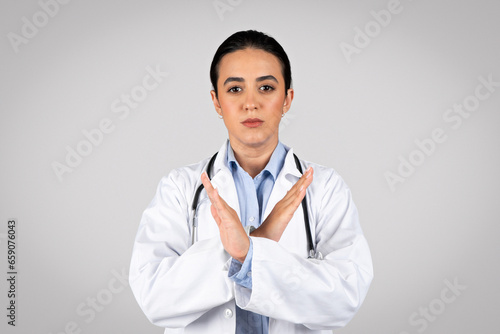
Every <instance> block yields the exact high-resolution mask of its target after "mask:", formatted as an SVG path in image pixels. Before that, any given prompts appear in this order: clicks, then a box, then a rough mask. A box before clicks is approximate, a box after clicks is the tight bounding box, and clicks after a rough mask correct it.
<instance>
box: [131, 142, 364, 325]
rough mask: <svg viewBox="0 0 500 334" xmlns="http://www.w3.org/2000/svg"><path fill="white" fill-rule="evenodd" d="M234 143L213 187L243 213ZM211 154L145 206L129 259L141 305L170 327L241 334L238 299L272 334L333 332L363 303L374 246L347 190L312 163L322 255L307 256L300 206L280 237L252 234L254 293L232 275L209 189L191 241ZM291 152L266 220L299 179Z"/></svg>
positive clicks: (312, 207) (217, 165)
mask: <svg viewBox="0 0 500 334" xmlns="http://www.w3.org/2000/svg"><path fill="white" fill-rule="evenodd" d="M226 149H227V142H226V143H224V145H222V148H221V149H220V151H219V154H218V155H217V158H216V160H215V162H214V169H213V173H212V175H213V177H212V184H213V185H214V187H216V188H217V189H218V191H219V194H220V196H221V197H222V198H223V199H224V200H225V201H226V202H227V203H228V204H229V205H230V206H231V207H232V208H233V209H235V210H236V212H237V213H239V204H238V196H237V194H236V188H235V184H234V181H233V178H232V175H231V171H230V170H229V169H228V168H227V167H226V166H225V164H224V158H225V156H226ZM207 163H208V159H206V160H204V161H202V162H200V163H197V164H194V165H190V166H187V167H183V168H179V169H176V170H173V171H172V172H170V173H169V174H168V175H167V176H166V177H164V178H163V179H162V180H161V182H160V184H159V186H158V189H157V192H156V195H155V197H154V198H153V200H152V202H151V203H150V205H149V206H148V208H147V209H146V210H145V211H144V214H143V216H142V220H141V223H140V225H139V230H138V232H137V236H136V239H135V244H134V249H133V254H132V261H131V265H130V286H131V288H132V291H133V293H134V295H135V298H136V299H137V301H138V303H139V305H140V307H141V308H142V310H143V311H144V313H145V314H146V316H147V317H148V319H149V320H150V321H151V322H152V323H153V324H155V325H158V326H161V327H164V328H165V333H213V334H221V333H235V328H236V319H235V318H236V312H235V303H237V304H238V306H239V307H241V308H242V309H246V310H250V311H253V312H256V313H260V314H263V315H266V316H268V317H269V333H272V334H275V333H287V334H292V333H331V329H334V328H338V327H342V326H344V325H345V324H346V323H347V322H348V321H349V320H350V319H351V318H352V317H353V316H354V314H355V313H356V311H357V310H358V308H359V307H360V306H361V303H362V302H363V300H364V298H365V296H366V293H367V290H368V287H369V285H370V283H371V280H372V277H373V270H372V261H371V256H370V251H369V248H368V244H367V242H366V239H365V238H364V236H363V232H362V230H361V228H360V225H359V221H358V213H357V210H356V207H355V206H354V203H353V202H352V199H351V194H350V190H349V188H348V187H347V186H346V184H345V183H344V181H343V180H342V179H341V177H340V176H339V175H338V174H337V173H336V172H335V171H334V170H332V169H330V168H326V167H323V166H320V165H317V164H313V163H309V162H305V161H302V167H303V170H305V169H306V168H307V167H309V166H312V167H313V168H314V179H313V182H312V184H311V185H310V186H309V187H308V189H307V195H306V197H307V202H308V207H309V216H310V223H311V233H312V236H313V240H314V242H315V244H316V250H317V251H319V252H321V253H322V255H323V259H322V260H317V259H308V258H307V238H306V234H305V225H304V219H303V211H302V208H301V207H299V208H298V209H297V211H296V212H295V214H294V217H293V218H292V220H291V221H290V223H289V224H288V226H287V228H286V229H285V231H284V233H283V235H282V237H281V239H280V241H279V242H274V241H272V240H269V239H266V238H256V237H251V238H252V243H253V260H252V271H251V275H252V281H253V283H252V284H253V285H252V289H251V290H250V289H247V288H244V287H242V286H239V285H237V284H235V283H234V282H233V281H232V280H231V279H229V278H228V268H229V264H230V260H231V259H230V256H229V255H228V253H227V252H226V251H225V250H224V248H223V246H222V243H221V241H220V237H219V229H218V227H217V224H216V223H215V221H214V219H213V217H212V215H211V213H210V201H209V199H208V197H207V196H206V192H205V191H203V192H202V195H201V196H200V202H199V203H200V204H199V207H198V226H199V227H198V241H197V242H195V244H193V245H192V244H191V243H192V242H191V233H192V212H191V204H192V201H193V196H194V192H195V190H196V189H197V188H198V186H199V185H200V183H201V181H200V175H201V173H202V172H203V171H204V170H205V168H206V165H207ZM300 176H301V174H300V172H299V171H298V170H297V168H296V166H295V162H294V158H293V151H292V149H289V150H288V154H287V155H286V158H285V163H284V166H283V168H282V170H281V172H280V174H279V175H278V177H277V180H276V183H275V185H274V188H273V190H272V193H271V196H270V198H269V202H268V204H267V209H266V212H265V216H267V215H268V214H269V213H270V211H271V210H272V208H273V207H274V206H275V204H276V203H277V202H278V201H279V200H281V199H282V198H283V196H284V195H285V194H286V192H287V191H288V190H289V189H290V188H291V187H292V185H293V184H294V183H295V182H296V181H297V180H298V179H299V178H300Z"/></svg>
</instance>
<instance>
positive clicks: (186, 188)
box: [158, 158, 210, 200]
mask: <svg viewBox="0 0 500 334" xmlns="http://www.w3.org/2000/svg"><path fill="white" fill-rule="evenodd" d="M209 160H210V158H206V159H203V160H201V161H199V162H197V163H194V164H190V165H186V166H183V167H178V168H175V169H173V170H171V171H170V172H169V173H168V174H166V175H165V176H163V177H162V178H161V180H160V184H159V185H158V192H159V193H163V194H166V193H172V192H174V193H177V194H179V195H180V196H182V197H185V199H186V200H189V199H190V198H191V197H192V193H193V192H194V191H195V190H196V188H197V187H198V186H199V185H200V184H201V179H200V177H201V173H203V171H204V170H205V167H206V165H207V163H208V161H209Z"/></svg>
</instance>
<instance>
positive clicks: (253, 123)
mask: <svg viewBox="0 0 500 334" xmlns="http://www.w3.org/2000/svg"><path fill="white" fill-rule="evenodd" d="M262 123H264V121H263V120H261V119H260V118H247V119H246V120H244V121H243V122H241V124H243V125H244V126H246V127H248V128H256V127H258V126H261V125H262Z"/></svg>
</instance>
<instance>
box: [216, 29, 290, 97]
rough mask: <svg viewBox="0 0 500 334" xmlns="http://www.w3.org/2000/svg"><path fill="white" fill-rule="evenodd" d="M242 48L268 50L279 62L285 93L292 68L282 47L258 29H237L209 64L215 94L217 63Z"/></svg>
mask: <svg viewBox="0 0 500 334" xmlns="http://www.w3.org/2000/svg"><path fill="white" fill-rule="evenodd" d="M244 49H257V50H263V51H266V52H269V53H270V54H272V55H274V56H275V57H276V58H278V60H279V61H280V63H281V73H282V74H283V77H284V78H285V94H288V89H289V88H290V87H291V85H292V69H291V67H290V61H289V60H288V56H287V55H286V52H285V50H283V47H282V46H281V45H280V44H279V43H278V42H277V41H276V40H275V39H274V38H272V37H271V36H268V35H266V34H264V33H262V32H260V31H255V30H247V31H238V32H236V33H234V34H232V35H231V36H229V37H228V38H227V39H226V40H225V41H224V42H223V43H222V44H221V45H220V46H219V48H218V49H217V51H216V52H215V55H214V59H213V60H212V65H211V66H210V81H212V86H213V88H214V91H215V95H216V96H217V80H218V79H219V63H220V61H221V59H222V57H224V56H225V55H227V54H228V53H232V52H235V51H239V50H244Z"/></svg>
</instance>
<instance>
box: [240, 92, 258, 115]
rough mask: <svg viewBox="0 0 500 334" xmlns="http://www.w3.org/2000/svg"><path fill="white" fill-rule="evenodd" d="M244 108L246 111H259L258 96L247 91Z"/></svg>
mask: <svg viewBox="0 0 500 334" xmlns="http://www.w3.org/2000/svg"><path fill="white" fill-rule="evenodd" d="M243 107H244V109H245V110H246V111H251V110H254V109H257V101H256V96H255V94H254V93H253V92H249V91H247V93H246V94H245V100H244V105H243Z"/></svg>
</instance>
